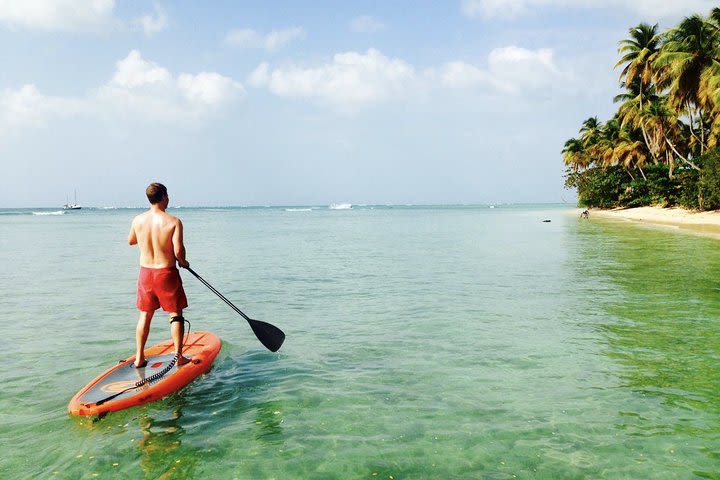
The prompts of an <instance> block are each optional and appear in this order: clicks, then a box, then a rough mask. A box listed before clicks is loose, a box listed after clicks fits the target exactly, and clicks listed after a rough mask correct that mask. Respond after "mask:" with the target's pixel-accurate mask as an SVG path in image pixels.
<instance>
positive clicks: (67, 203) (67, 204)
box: [63, 190, 82, 210]
mask: <svg viewBox="0 0 720 480" xmlns="http://www.w3.org/2000/svg"><path fill="white" fill-rule="evenodd" d="M81 208H82V207H81V206H80V205H78V203H77V190H75V201H74V202H73V203H70V201H69V200H68V199H67V195H66V196H65V205H63V210H80V209H81Z"/></svg>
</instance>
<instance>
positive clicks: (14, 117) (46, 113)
mask: <svg viewBox="0 0 720 480" xmlns="http://www.w3.org/2000/svg"><path fill="white" fill-rule="evenodd" d="M79 108H80V102H78V101H76V100H72V99H64V98H60V97H48V96H45V95H43V94H41V93H40V91H38V89H37V87H36V86H35V85H24V86H22V87H21V88H19V89H17V90H13V89H5V90H3V91H1V92H0V130H3V131H4V130H6V129H17V128H41V127H44V126H46V124H47V120H48V118H50V117H53V116H69V115H72V114H74V113H77V112H78V110H79Z"/></svg>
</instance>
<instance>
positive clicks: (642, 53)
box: [615, 23, 660, 94]
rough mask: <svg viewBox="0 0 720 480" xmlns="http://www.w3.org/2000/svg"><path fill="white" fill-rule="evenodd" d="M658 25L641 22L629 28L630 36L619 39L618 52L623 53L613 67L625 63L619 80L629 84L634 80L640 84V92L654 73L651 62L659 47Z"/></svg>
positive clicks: (650, 80) (649, 81) (648, 83)
mask: <svg viewBox="0 0 720 480" xmlns="http://www.w3.org/2000/svg"><path fill="white" fill-rule="evenodd" d="M657 29H658V26H657V24H655V25H652V26H650V25H648V24H647V23H641V24H639V25H638V26H637V27H633V28H631V29H630V30H629V33H630V38H627V39H625V40H621V41H620V48H618V53H621V54H623V56H622V57H620V60H618V62H617V63H616V64H615V68H617V67H619V66H620V65H623V64H624V65H625V67H624V68H623V69H622V72H620V81H621V82H624V84H625V85H626V86H627V85H630V84H632V83H633V82H635V81H636V80H637V81H638V83H639V85H640V94H642V93H643V91H644V90H645V88H646V87H647V86H648V85H650V83H651V82H652V79H653V76H654V74H655V69H654V68H653V62H654V61H655V57H656V56H657V53H658V51H659V49H660V37H658V32H657Z"/></svg>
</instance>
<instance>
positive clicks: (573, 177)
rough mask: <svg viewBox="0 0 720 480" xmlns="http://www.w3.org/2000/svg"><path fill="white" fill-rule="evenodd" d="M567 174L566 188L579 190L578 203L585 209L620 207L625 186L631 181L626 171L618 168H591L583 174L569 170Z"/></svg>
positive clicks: (582, 172)
mask: <svg viewBox="0 0 720 480" xmlns="http://www.w3.org/2000/svg"><path fill="white" fill-rule="evenodd" d="M566 173H567V174H566V179H565V186H566V187H568V188H576V189H577V192H578V202H579V203H580V205H582V206H585V207H599V208H612V207H616V206H618V205H619V203H618V199H619V197H620V195H621V193H622V191H623V189H624V184H625V183H627V181H628V180H630V176H629V175H628V174H627V172H626V171H625V169H623V168H622V167H618V166H611V167H607V168H602V167H591V168H588V169H586V170H583V171H581V172H579V171H578V172H573V171H570V170H568V171H567V172H566Z"/></svg>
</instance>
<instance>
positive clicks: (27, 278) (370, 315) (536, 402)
mask: <svg viewBox="0 0 720 480" xmlns="http://www.w3.org/2000/svg"><path fill="white" fill-rule="evenodd" d="M345 207H347V206H345ZM494 207H495V208H490V207H489V206H488V205H477V206H353V208H341V209H329V208H328V207H327V206H323V207H248V208H171V209H170V210H169V211H170V213H172V214H174V215H177V216H178V217H180V218H181V219H182V221H183V223H184V225H185V242H186V246H187V251H188V260H189V261H190V264H191V266H192V268H193V269H194V270H195V271H196V272H197V273H199V274H200V275H202V276H203V277H204V278H205V279H206V280H207V281H208V282H209V283H210V284H212V285H213V286H214V287H215V288H217V289H218V290H219V291H220V292H222V293H223V294H224V295H225V296H226V297H228V298H229V299H230V300H231V301H232V302H233V303H235V304H236V305H237V306H238V307H239V308H240V309H242V310H243V311H244V312H245V313H246V314H248V315H249V316H250V317H252V318H255V319H258V320H263V321H266V322H269V323H272V324H273V325H276V326H278V327H279V328H281V329H282V330H283V331H284V332H285V333H286V335H287V338H286V340H285V344H284V345H283V347H282V348H281V349H280V351H278V352H277V353H271V352H269V351H267V350H265V349H264V348H263V346H262V345H261V344H260V343H259V342H258V340H257V339H256V338H255V337H254V335H253V333H252V331H251V330H250V328H249V326H248V324H247V323H246V322H245V320H243V319H242V317H240V316H239V315H237V313H235V312H234V311H232V310H231V309H230V308H228V306H227V305H225V304H224V303H223V302H222V301H220V300H219V299H218V298H217V297H216V296H214V295H213V294H212V292H210V291H209V290H208V289H207V288H206V287H204V286H203V285H202V284H200V283H199V282H198V281H197V280H196V279H195V278H194V277H192V276H191V275H189V274H188V272H183V273H182V275H183V281H184V284H185V288H186V291H187V294H188V299H189V303H190V307H189V308H188V309H187V310H186V311H185V316H186V318H187V319H188V320H189V321H190V322H191V324H192V327H191V328H192V331H200V330H208V331H212V332H214V333H216V334H217V335H218V336H219V337H220V338H221V339H222V341H223V349H222V351H221V353H220V355H219V356H218V358H217V359H216V361H215V364H214V366H213V368H212V369H211V370H210V371H209V372H208V373H207V374H205V375H204V376H202V377H200V378H198V379H197V380H196V381H194V382H193V383H192V384H190V385H189V386H188V387H186V388H185V389H183V390H181V391H180V392H178V393H175V394H173V395H171V396H169V397H166V398H165V399H162V400H160V401H158V402H154V403H151V404H147V405H144V406H140V407H136V408H131V409H128V410H124V411H122V412H116V413H111V414H109V415H107V416H106V417H104V418H102V419H98V418H77V417H71V416H70V415H68V414H67V411H66V409H67V403H68V401H69V400H70V398H71V397H72V396H73V395H74V394H75V392H77V391H78V390H79V389H80V388H81V387H83V386H84V385H85V384H86V383H87V382H89V381H90V380H91V379H92V378H94V377H95V376H96V375H97V374H99V373H100V372H101V371H103V370H105V369H106V368H108V367H109V366H111V365H112V364H114V363H116V362H117V361H118V360H120V359H124V358H126V357H128V356H130V355H132V354H133V353H134V332H135V323H136V321H137V312H136V310H135V307H134V302H135V282H136V276H137V270H138V266H137V264H138V252H137V249H136V247H130V246H128V245H127V241H126V239H127V234H128V230H129V226H130V221H131V220H132V218H133V216H134V215H136V214H137V213H139V212H140V210H135V209H123V208H117V209H83V210H80V211H72V212H67V213H64V214H63V213H62V212H58V211H57V209H34V210H33V209H12V210H11V209H5V210H0V245H1V247H0V265H2V271H1V272H0V292H2V294H1V295H0V312H2V313H1V314H0V315H2V320H3V321H2V325H3V329H4V331H3V337H4V342H3V343H4V345H5V352H6V353H5V356H4V357H3V361H2V362H0V380H1V381H2V391H1V393H0V478H8V479H10V478H12V479H25V478H27V479H35V478H69V479H92V478H133V479H135V478H145V479H160V478H161V479H184V478H187V479H194V478H218V479H235V478H237V479H385V480H388V479H389V480H402V479H513V478H526V479H583V478H608V479H620V478H627V479H646V478H662V479H689V478H714V479H718V478H720V280H719V278H720V248H718V246H719V245H720V244H718V241H717V240H714V239H710V238H704V237H701V236H696V235H693V234H690V233H683V232H671V231H668V230H666V229H659V228H652V227H641V226H638V225H635V224H630V223H625V222H613V221H610V220H604V219H597V218H593V217H592V213H591V217H590V219H589V220H580V219H579V218H578V210H577V209H573V208H571V207H569V206H568V205H496V206H494ZM546 220H549V221H546ZM168 337H169V327H168V323H167V319H166V316H165V315H164V314H163V313H162V312H158V314H157V315H156V317H155V319H154V321H153V326H152V330H151V334H150V339H149V341H148V345H152V344H154V343H157V342H159V341H162V340H164V339H166V338H168Z"/></svg>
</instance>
